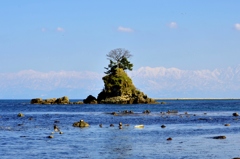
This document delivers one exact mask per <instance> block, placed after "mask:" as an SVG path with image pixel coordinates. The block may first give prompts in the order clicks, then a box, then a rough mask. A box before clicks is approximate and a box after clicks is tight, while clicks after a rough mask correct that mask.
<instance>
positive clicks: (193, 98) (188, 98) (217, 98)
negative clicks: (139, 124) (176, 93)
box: [154, 98, 240, 100]
mask: <svg viewBox="0 0 240 159" xmlns="http://www.w3.org/2000/svg"><path fill="white" fill-rule="evenodd" d="M154 99H155V100H239V99H240V98H154Z"/></svg>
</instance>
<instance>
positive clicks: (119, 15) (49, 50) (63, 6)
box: [0, 0, 240, 98]
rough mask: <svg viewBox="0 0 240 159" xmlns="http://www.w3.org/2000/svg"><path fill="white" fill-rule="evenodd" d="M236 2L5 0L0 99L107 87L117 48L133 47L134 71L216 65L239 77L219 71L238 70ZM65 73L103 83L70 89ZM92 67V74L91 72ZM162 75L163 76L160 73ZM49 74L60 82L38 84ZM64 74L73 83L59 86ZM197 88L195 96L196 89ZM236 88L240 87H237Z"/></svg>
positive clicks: (0, 15) (0, 21)
mask: <svg viewBox="0 0 240 159" xmlns="http://www.w3.org/2000/svg"><path fill="white" fill-rule="evenodd" d="M239 6H240V1H238V0H232V1H225V0H212V1H208V0H202V1H198V0H181V1H179V0H163V1H160V0H150V1H146V0H121V1H113V0H103V1H99V0H71V1H69V0H52V1H49V0H35V1H31V0H21V1H19V0H11V1H3V2H1V5H0V55H1V58H0V81H1V84H0V98H24V97H26V98H31V94H32V95H35V96H43V97H46V98H47V97H49V96H54V95H65V92H67V93H69V94H70V95H71V97H72V98H78V97H79V98H84V97H85V96H86V95H87V94H88V93H93V94H95V95H97V93H98V90H99V89H101V88H102V87H103V83H102V81H101V77H102V76H103V75H104V74H103V72H104V71H105V70H104V67H106V66H107V65H108V63H109V61H108V60H107V58H106V54H107V53H108V52H109V51H111V50H112V49H116V48H125V49H127V50H129V51H130V52H131V54H132V55H133V56H132V57H131V58H130V61H131V62H132V63H133V65H134V67H133V70H135V71H136V72H141V71H139V70H141V69H143V68H145V70H148V71H149V70H150V69H147V68H153V69H151V71H152V70H158V69H157V68H165V69H166V70H171V68H176V69H178V70H180V72H181V71H182V72H184V71H190V72H196V71H200V72H204V70H207V71H209V72H214V71H216V70H217V71H219V72H220V74H221V79H219V80H222V81H223V82H224V83H231V84H235V83H234V82H236V83H238V82H240V78H236V79H234V81H230V79H228V81H226V80H224V78H222V76H227V75H226V71H222V70H227V69H231V70H235V71H233V77H234V75H235V76H236V77H238V72H236V70H238V66H239V64H240V62H239V59H240V14H238V13H239ZM220 70H221V71H220ZM31 73H32V74H31ZM51 73H53V74H56V75H57V77H56V78H58V80H59V81H55V80H54V81H51V79H48V77H49V76H50V75H51ZM84 73H85V74H84ZM224 73H225V74H224ZM33 74H34V75H33ZM63 74H64V79H63ZM65 74H67V75H66V76H69V77H72V76H73V74H74V75H75V76H74V77H78V78H80V79H82V78H83V76H85V77H84V78H85V79H84V81H85V80H86V81H85V82H84V83H85V85H95V84H96V83H94V82H93V83H94V84H93V83H90V84H88V83H87V81H88V79H89V78H90V79H92V80H93V81H94V80H96V81H95V82H97V83H98V82H100V84H96V85H97V86H96V87H94V88H92V87H91V89H90V88H89V87H87V86H82V87H79V88H78V89H74V91H73V90H72V89H73V87H74V85H71V82H70V79H66V78H65ZM89 74H90V75H91V77H87V75H89ZM93 74H94V77H95V78H94V79H93V77H92V75H93ZM133 74H134V73H133ZM223 74H224V75H223ZM20 75H22V76H21V77H20ZM48 75H49V76H48ZM60 75H62V76H60ZM33 76H34V78H33ZM135 76H136V77H138V75H135ZM139 76H141V75H139ZM217 76H218V78H220V77H219V76H220V75H217ZM40 77H45V79H44V80H43V79H42V78H40ZM136 77H135V78H136ZM49 78H50V77H49ZM51 78H54V77H51ZM78 78H77V79H78ZM157 78H158V79H157V81H158V80H159V78H162V76H160V75H159V76H158V77H157ZM10 79H11V80H10ZM33 79H34V80H35V82H34V81H32V80H33ZM150 79H151V80H153V79H152V76H151V77H148V78H146V80H147V81H149V80H150ZM164 79H165V78H164ZM68 80H69V82H68ZM166 80H167V81H169V79H167V78H166ZM171 80H174V82H173V83H170V84H169V85H166V88H167V87H168V86H169V87H170V86H172V85H173V84H176V85H178V84H179V82H180V81H179V80H178V79H175V78H173V79H171ZM189 80H192V79H189ZM205 80H206V79H205ZM9 81H11V83H9ZM36 81H37V83H36ZM46 81H47V82H50V84H51V85H55V87H54V88H52V89H49V90H47V89H46V90H41V89H39V88H40V86H41V85H42V86H46V85H47V84H46ZM63 81H65V83H67V84H68V85H71V86H68V87H67V86H66V87H63V88H61V90H59V89H60V88H59V85H62V84H63V83H64V82H63ZM147 81H146V83H147ZM167 81H165V82H164V81H161V82H163V83H167ZM21 82H26V83H34V85H35V86H36V85H39V87H34V88H33V87H30V86H27V85H23V83H21ZM79 82H82V81H81V80H79ZM155 82H156V81H155ZM181 82H182V81H181ZM206 82H209V81H206ZM16 84H18V86H16ZM75 84H76V83H75ZM136 84H137V85H138V87H140V88H139V89H141V87H143V88H147V87H145V86H146V84H145V85H144V84H143V83H141V84H140V83H139V84H138V83H137V79H136ZM200 86H202V85H201V84H199V87H200ZM218 86H219V87H220V85H218ZM194 88H195V87H194ZM216 88H217V87H216ZM143 91H146V92H147V93H149V94H150V95H154V96H156V97H160V96H164V97H177V96H180V95H179V94H178V93H176V89H172V90H170V91H168V94H169V95H162V94H164V91H166V90H162V89H161V88H159V90H158V92H160V93H159V94H158V93H152V91H153V89H143ZM181 91H184V92H186V95H187V96H186V97H188V96H189V97H210V95H211V97H227V96H230V97H232V96H234V97H238V96H236V95H232V93H230V92H232V91H233V88H230V87H229V88H228V89H226V90H224V91H222V92H221V91H219V90H218V89H215V90H214V89H213V90H212V92H213V93H212V94H208V93H207V92H206V93H205V95H204V96H201V94H202V93H200V92H201V91H202V90H200V89H199V88H198V87H196V88H195V89H194V90H193V89H192V87H189V88H185V89H184V90H181ZM13 92H14V93H13ZM17 92H19V93H17ZM33 92H34V93H33ZM56 92H57V93H56ZM59 92H61V93H59ZM71 92H72V93H71ZM192 92H195V93H196V96H191V94H192ZM234 92H235V93H236V94H237V93H238V94H240V90H238V89H237V90H235V89H234ZM43 94H45V95H43ZM77 94H79V96H78V95H77ZM23 95H24V96H23Z"/></svg>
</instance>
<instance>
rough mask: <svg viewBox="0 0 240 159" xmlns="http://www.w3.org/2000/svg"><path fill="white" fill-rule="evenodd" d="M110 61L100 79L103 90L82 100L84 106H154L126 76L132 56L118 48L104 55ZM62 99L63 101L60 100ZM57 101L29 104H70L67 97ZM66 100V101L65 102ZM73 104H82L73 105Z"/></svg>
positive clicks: (49, 100) (37, 100)
mask: <svg viewBox="0 0 240 159" xmlns="http://www.w3.org/2000/svg"><path fill="white" fill-rule="evenodd" d="M106 56H107V57H108V58H107V59H109V60H110V64H109V65H108V67H105V69H106V70H107V71H106V72H105V74H106V75H105V76H104V77H103V78H102V79H103V82H104V88H103V90H102V91H101V92H100V93H99V94H98V96H97V98H95V97H94V96H92V95H89V96H88V97H87V98H86V99H84V100H83V103H84V104H155V103H156V101H155V100H154V99H152V98H149V97H148V96H147V95H146V94H144V93H143V92H141V91H140V90H138V89H137V88H136V87H135V86H134V84H133V82H132V80H131V78H130V77H129V76H128V75H127V73H126V70H130V71H131V70H132V67H133V64H132V63H130V62H129V61H128V58H129V57H131V56H132V55H131V54H130V52H129V51H128V50H125V49H122V48H118V49H114V50H111V51H110V52H109V53H108V54H107V55H106ZM62 98H63V99H62ZM62 98H58V99H55V98H53V99H48V100H42V99H40V98H35V99H32V100H31V104H70V102H69V100H68V98H67V97H65V96H64V97H62ZM66 99H67V100H66ZM73 104H82V103H81V102H79V103H73Z"/></svg>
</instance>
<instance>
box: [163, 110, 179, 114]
mask: <svg viewBox="0 0 240 159" xmlns="http://www.w3.org/2000/svg"><path fill="white" fill-rule="evenodd" d="M166 113H168V114H177V113H178V111H177V110H168V111H167V112H166Z"/></svg>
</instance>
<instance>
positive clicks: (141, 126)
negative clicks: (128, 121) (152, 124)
mask: <svg viewBox="0 0 240 159" xmlns="http://www.w3.org/2000/svg"><path fill="white" fill-rule="evenodd" d="M134 127H135V128H139V129H142V128H144V125H136V126H134Z"/></svg>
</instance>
